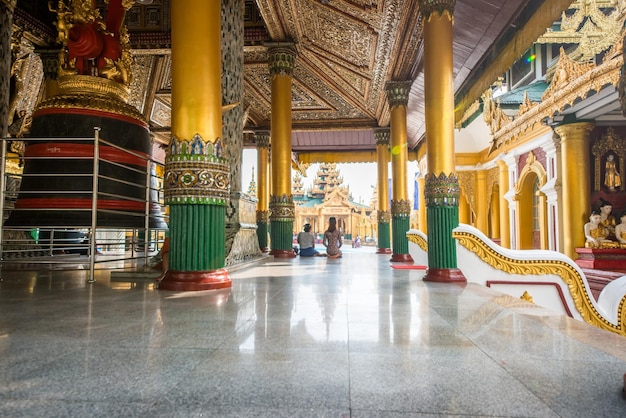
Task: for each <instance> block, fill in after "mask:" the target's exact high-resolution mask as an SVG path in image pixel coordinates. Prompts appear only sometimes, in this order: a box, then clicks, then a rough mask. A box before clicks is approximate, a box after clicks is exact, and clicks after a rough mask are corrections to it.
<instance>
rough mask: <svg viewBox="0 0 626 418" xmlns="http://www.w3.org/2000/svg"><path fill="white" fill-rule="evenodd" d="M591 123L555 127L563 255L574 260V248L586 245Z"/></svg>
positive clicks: (589, 207) (589, 185)
mask: <svg viewBox="0 0 626 418" xmlns="http://www.w3.org/2000/svg"><path fill="white" fill-rule="evenodd" d="M593 127H594V125H593V123H591V122H578V123H571V124H568V125H561V126H558V127H556V128H555V129H554V130H555V132H556V133H557V134H558V135H559V136H560V137H561V160H562V164H561V166H562V169H563V171H562V173H561V177H562V180H563V182H562V187H563V232H564V233H563V252H564V253H565V255H567V256H569V257H571V258H572V259H576V258H577V255H576V250H575V249H576V247H582V246H583V245H584V244H585V233H584V226H585V223H587V221H588V218H589V213H590V211H591V205H590V198H589V196H590V194H591V180H590V179H589V174H588V173H589V172H590V166H589V133H590V132H591V130H592V129H593Z"/></svg>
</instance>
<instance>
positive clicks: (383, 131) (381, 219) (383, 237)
mask: <svg viewBox="0 0 626 418" xmlns="http://www.w3.org/2000/svg"><path fill="white" fill-rule="evenodd" d="M374 138H375V139H376V158H377V169H378V178H377V186H378V208H377V209H378V210H377V218H378V239H377V243H376V253H377V254H391V225H390V222H391V214H390V212H389V182H388V179H389V173H388V168H387V166H388V165H389V147H390V131H389V128H377V129H375V130H374Z"/></svg>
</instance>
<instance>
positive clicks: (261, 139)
mask: <svg viewBox="0 0 626 418" xmlns="http://www.w3.org/2000/svg"><path fill="white" fill-rule="evenodd" d="M255 141H256V147H257V148H269V147H270V133H269V132H267V131H263V132H257V133H256V135H255Z"/></svg>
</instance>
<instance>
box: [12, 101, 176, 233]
mask: <svg viewBox="0 0 626 418" xmlns="http://www.w3.org/2000/svg"><path fill="white" fill-rule="evenodd" d="M94 100H95V101H97V100H98V99H97V98H82V100H80V99H78V100H77V99H76V98H75V97H70V96H60V97H56V98H54V99H53V100H50V101H48V103H47V104H46V105H44V106H40V107H39V108H38V110H37V111H36V112H35V114H34V115H33V122H32V127H31V131H30V137H31V138H33V140H32V141H28V139H26V142H27V146H26V150H25V154H24V171H23V178H22V182H21V186H20V191H19V194H18V197H17V200H16V202H15V209H14V210H13V211H12V212H11V214H10V216H9V218H8V219H7V221H6V222H5V225H7V226H14V227H22V226H24V227H53V226H57V227H58V226H69V227H89V226H91V223H92V217H91V214H92V212H91V208H92V190H93V167H94V162H93V155H94V146H93V144H94V142H93V141H76V140H71V139H70V138H93V137H94V128H96V127H97V128H100V129H99V132H98V135H99V137H100V138H101V139H102V140H104V141H107V142H109V143H111V144H113V145H107V144H104V143H101V144H100V146H99V148H98V152H99V154H100V155H99V156H100V158H99V163H98V171H99V177H98V183H99V185H98V200H97V208H98V210H97V217H96V226H98V227H112V228H143V227H144V225H145V216H144V215H145V212H146V193H148V194H149V200H148V201H149V202H150V203H149V214H150V215H149V227H150V228H151V229H166V228H167V224H166V223H165V221H164V220H163V217H162V214H161V209H160V206H159V205H158V194H157V190H156V188H155V185H156V181H155V177H154V172H152V174H153V175H152V176H150V177H149V178H150V180H148V176H147V173H148V170H154V168H153V167H152V168H150V167H149V166H151V164H148V161H149V159H150V156H151V154H152V145H151V141H150V133H149V131H148V128H147V125H146V123H145V122H144V121H143V120H142V119H141V115H140V114H139V113H138V112H137V111H136V110H134V108H132V109H133V110H130V111H129V110H128V109H130V108H131V106H128V105H126V106H122V107H121V108H118V109H115V111H106V110H105V111H103V110H98V109H93V108H89V107H90V106H87V107H81V106H73V105H74V104H76V103H77V102H85V101H89V102H90V103H93V101H94ZM120 109H121V110H122V111H121V112H120V111H119V110H120ZM134 113H136V114H137V115H135V114H134ZM135 116H137V117H135ZM34 138H50V140H45V141H40V140H35V139H34ZM148 182H150V188H149V189H147V187H146V185H147V184H148ZM147 190H148V192H147Z"/></svg>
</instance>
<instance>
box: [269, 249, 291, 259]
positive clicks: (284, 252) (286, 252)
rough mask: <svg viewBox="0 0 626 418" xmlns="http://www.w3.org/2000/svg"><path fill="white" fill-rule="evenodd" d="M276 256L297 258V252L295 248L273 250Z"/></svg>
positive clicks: (272, 252)
mask: <svg viewBox="0 0 626 418" xmlns="http://www.w3.org/2000/svg"><path fill="white" fill-rule="evenodd" d="M270 254H271V255H273V256H274V257H275V258H295V257H296V253H294V252H293V250H272V251H271V252H270Z"/></svg>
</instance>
